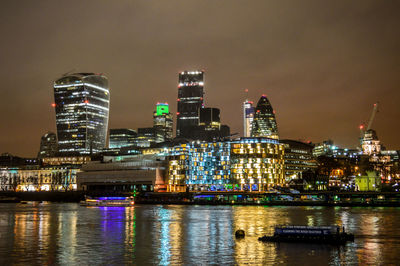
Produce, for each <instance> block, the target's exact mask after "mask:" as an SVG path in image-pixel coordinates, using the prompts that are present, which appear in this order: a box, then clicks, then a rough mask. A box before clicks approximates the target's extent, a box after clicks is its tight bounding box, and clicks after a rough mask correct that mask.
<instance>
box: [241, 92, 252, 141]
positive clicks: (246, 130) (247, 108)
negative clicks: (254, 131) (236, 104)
mask: <svg viewBox="0 0 400 266" xmlns="http://www.w3.org/2000/svg"><path fill="white" fill-rule="evenodd" d="M253 119H254V107H253V102H252V101H249V100H246V101H245V102H244V103H243V137H245V138H246V137H247V138H248V137H251V127H252V125H253Z"/></svg>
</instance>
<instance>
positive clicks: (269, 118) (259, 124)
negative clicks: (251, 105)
mask: <svg viewBox="0 0 400 266" xmlns="http://www.w3.org/2000/svg"><path fill="white" fill-rule="evenodd" d="M251 136H252V137H265V138H271V139H279V137H278V126H277V124H276V119H275V112H274V110H273V109H272V105H271V103H270V102H269V101H268V98H267V96H266V95H263V96H261V98H260V100H259V101H258V103H257V107H256V108H255V112H254V119H253V123H252V128H251Z"/></svg>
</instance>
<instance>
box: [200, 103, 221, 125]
mask: <svg viewBox="0 0 400 266" xmlns="http://www.w3.org/2000/svg"><path fill="white" fill-rule="evenodd" d="M219 113H220V111H219V109H218V108H210V107H207V108H201V109H200V122H199V125H200V126H204V129H205V130H220V128H221V119H220V116H219Z"/></svg>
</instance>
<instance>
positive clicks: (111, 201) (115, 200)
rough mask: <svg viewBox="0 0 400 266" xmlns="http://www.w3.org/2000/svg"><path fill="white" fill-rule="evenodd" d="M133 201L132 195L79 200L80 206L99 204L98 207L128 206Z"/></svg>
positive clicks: (131, 204)
mask: <svg viewBox="0 0 400 266" xmlns="http://www.w3.org/2000/svg"><path fill="white" fill-rule="evenodd" d="M134 204H135V201H134V199H133V197H98V198H86V199H85V200H84V201H81V202H80V205H81V206H99V207H129V206H133V205H134Z"/></svg>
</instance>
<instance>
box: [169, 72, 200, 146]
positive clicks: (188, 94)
mask: <svg viewBox="0 0 400 266" xmlns="http://www.w3.org/2000/svg"><path fill="white" fill-rule="evenodd" d="M203 97H204V72H203V71H183V72H181V73H179V85H178V100H177V101H178V108H177V113H176V117H177V118H176V121H177V122H176V136H177V137H182V138H190V137H191V132H192V131H193V130H194V128H195V127H197V126H198V125H199V118H200V114H199V110H200V108H203V106H204V104H203Z"/></svg>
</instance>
